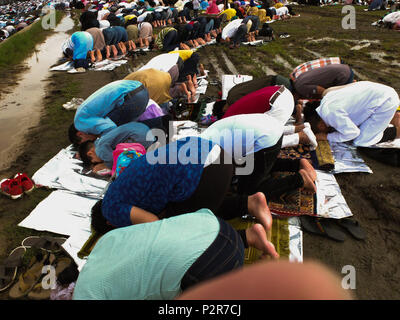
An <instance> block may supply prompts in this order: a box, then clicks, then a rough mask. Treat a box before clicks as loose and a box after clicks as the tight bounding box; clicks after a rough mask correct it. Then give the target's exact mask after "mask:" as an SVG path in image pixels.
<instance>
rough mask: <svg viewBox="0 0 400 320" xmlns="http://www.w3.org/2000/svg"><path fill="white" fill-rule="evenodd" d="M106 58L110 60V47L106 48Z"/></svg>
mask: <svg viewBox="0 0 400 320" xmlns="http://www.w3.org/2000/svg"><path fill="white" fill-rule="evenodd" d="M106 58H107V59H108V58H110V46H106Z"/></svg>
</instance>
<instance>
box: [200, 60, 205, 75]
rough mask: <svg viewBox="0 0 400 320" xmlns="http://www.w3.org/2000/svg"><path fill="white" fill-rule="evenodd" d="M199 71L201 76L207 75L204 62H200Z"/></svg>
mask: <svg viewBox="0 0 400 320" xmlns="http://www.w3.org/2000/svg"><path fill="white" fill-rule="evenodd" d="M199 71H200V75H201V76H205V75H206V72H205V71H204V65H203V64H202V63H200V64H199Z"/></svg>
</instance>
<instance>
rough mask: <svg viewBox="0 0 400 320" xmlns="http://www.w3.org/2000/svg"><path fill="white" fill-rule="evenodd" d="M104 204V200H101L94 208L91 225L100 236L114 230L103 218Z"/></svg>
mask: <svg viewBox="0 0 400 320" xmlns="http://www.w3.org/2000/svg"><path fill="white" fill-rule="evenodd" d="M102 202H103V201H102V200H99V201H97V202H96V204H95V205H94V206H93V207H92V216H91V224H90V225H91V227H92V229H93V231H95V232H97V233H99V234H105V233H107V232H109V231H111V230H113V229H114V227H113V226H112V225H111V224H110V223H109V222H108V221H107V219H106V218H104V216H103V212H102V210H101V204H102Z"/></svg>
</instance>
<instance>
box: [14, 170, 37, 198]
mask: <svg viewBox="0 0 400 320" xmlns="http://www.w3.org/2000/svg"><path fill="white" fill-rule="evenodd" d="M14 179H15V180H17V181H18V183H19V184H20V185H21V186H22V189H23V191H24V192H25V193H29V192H31V191H32V190H33V189H34V188H35V184H34V183H33V181H32V180H31V179H30V178H29V177H28V176H27V175H26V174H25V173H17V174H16V175H15V177H14Z"/></svg>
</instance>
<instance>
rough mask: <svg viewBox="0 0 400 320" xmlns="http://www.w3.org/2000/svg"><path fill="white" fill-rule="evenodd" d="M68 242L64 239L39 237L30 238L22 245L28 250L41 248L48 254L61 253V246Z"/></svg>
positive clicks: (23, 241)
mask: <svg viewBox="0 0 400 320" xmlns="http://www.w3.org/2000/svg"><path fill="white" fill-rule="evenodd" d="M66 240H67V238H63V237H50V236H44V237H38V236H30V237H27V238H25V239H24V240H22V245H23V246H24V247H26V248H31V247H34V248H40V249H43V250H45V251H47V252H59V251H61V249H62V248H61V245H62V244H63V243H64V242H65V241H66Z"/></svg>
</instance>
